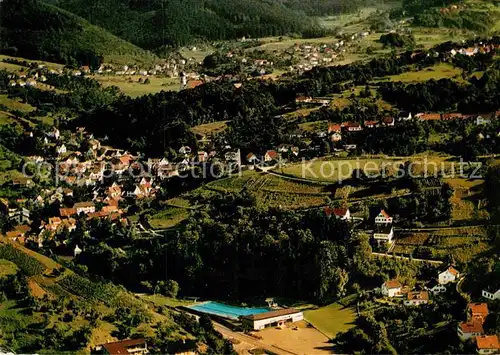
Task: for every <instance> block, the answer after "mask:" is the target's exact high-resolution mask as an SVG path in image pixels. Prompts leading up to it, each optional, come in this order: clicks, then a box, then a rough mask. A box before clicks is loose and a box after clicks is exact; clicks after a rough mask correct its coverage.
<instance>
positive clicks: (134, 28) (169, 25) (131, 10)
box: [47, 0, 361, 49]
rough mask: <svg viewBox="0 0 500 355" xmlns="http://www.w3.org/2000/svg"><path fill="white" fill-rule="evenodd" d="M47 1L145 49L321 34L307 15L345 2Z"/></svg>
mask: <svg viewBox="0 0 500 355" xmlns="http://www.w3.org/2000/svg"><path fill="white" fill-rule="evenodd" d="M47 1H50V2H51V3H53V4H55V5H57V6H59V7H61V8H64V9H66V10H68V11H72V12H74V13H76V14H78V15H79V16H82V17H83V18H85V19H87V20H88V21H90V22H91V23H93V24H95V25H98V26H101V27H103V28H105V29H107V30H108V31H110V32H111V33H113V34H115V35H117V36H119V37H121V38H124V39H126V40H128V41H130V42H132V43H134V44H136V45H138V46H140V47H142V48H146V49H156V48H159V47H161V46H165V45H166V46H178V45H186V44H189V43H192V42H193V41H196V40H220V39H231V38H238V37H243V36H246V37H253V38H255V37H264V36H278V35H284V34H298V35H306V36H311V35H315V34H321V33H322V32H323V30H322V28H321V27H320V26H319V25H318V24H317V23H316V21H315V20H313V19H312V18H311V17H309V16H307V15H306V13H309V14H313V13H318V12H321V11H325V10H324V9H325V8H328V9H329V12H331V11H337V10H336V9H337V7H336V6H333V5H335V4H337V3H348V1H346V0H333V1H332V0H328V1H327V0H306V1H299V0H168V1H156V0H47ZM359 1H361V0H354V1H351V2H353V3H357V2H359ZM351 2H349V3H351ZM314 4H320V5H321V6H319V5H318V6H319V7H314V6H313V5H314ZM309 5H311V6H309ZM322 14H325V13H324V12H323V13H322Z"/></svg>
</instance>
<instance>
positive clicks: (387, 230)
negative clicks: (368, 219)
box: [324, 207, 394, 247]
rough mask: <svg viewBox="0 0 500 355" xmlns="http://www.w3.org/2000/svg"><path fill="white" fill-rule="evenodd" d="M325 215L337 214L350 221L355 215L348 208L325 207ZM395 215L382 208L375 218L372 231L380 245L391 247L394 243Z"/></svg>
mask: <svg viewBox="0 0 500 355" xmlns="http://www.w3.org/2000/svg"><path fill="white" fill-rule="evenodd" d="M324 212H325V215H326V216H328V217H330V216H335V218H338V219H340V220H345V221H349V220H352V219H353V217H352V215H351V212H350V211H349V209H348V208H330V207H325V208H324ZM392 224H393V217H391V216H390V215H389V214H388V213H387V212H386V211H385V210H384V209H380V211H379V213H378V214H377V215H376V216H375V218H374V220H373V230H372V231H371V239H372V242H373V243H374V244H375V245H377V246H378V247H381V246H387V247H390V246H391V245H392V244H393V243H394V227H393V225H392Z"/></svg>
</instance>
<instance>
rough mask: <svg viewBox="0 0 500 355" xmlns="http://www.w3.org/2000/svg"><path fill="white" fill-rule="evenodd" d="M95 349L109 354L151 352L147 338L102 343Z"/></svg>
mask: <svg viewBox="0 0 500 355" xmlns="http://www.w3.org/2000/svg"><path fill="white" fill-rule="evenodd" d="M94 351H95V352H100V353H104V354H109V355H122V354H127V355H128V354H132V355H145V354H148V353H149V351H148V344H147V342H146V340H145V339H129V340H121V341H116V342H114V343H107V344H101V345H98V346H96V347H95V349H94Z"/></svg>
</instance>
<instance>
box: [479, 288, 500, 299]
mask: <svg viewBox="0 0 500 355" xmlns="http://www.w3.org/2000/svg"><path fill="white" fill-rule="evenodd" d="M481 295H482V296H483V297H484V298H487V299H489V300H498V299H500V288H496V287H492V286H488V287H487V288H486V289H483V290H482V291H481Z"/></svg>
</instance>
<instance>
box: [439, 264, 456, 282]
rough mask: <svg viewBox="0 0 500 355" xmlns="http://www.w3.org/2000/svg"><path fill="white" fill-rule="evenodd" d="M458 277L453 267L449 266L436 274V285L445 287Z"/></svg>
mask: <svg viewBox="0 0 500 355" xmlns="http://www.w3.org/2000/svg"><path fill="white" fill-rule="evenodd" d="M459 277H460V273H459V272H458V271H457V269H455V268H454V267H453V266H449V267H448V268H447V269H446V270H444V271H442V272H440V273H439V274H438V283H439V284H440V285H446V284H447V283H448V282H454V281H457V280H458V278H459Z"/></svg>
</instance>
